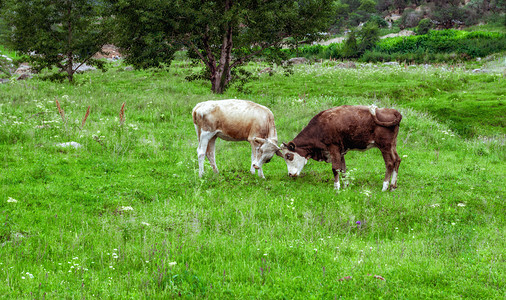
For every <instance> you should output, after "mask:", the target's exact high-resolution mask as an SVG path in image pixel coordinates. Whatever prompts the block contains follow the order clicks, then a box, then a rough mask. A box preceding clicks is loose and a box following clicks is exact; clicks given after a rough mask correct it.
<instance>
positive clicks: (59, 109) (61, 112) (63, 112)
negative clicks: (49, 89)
mask: <svg viewBox="0 0 506 300" xmlns="http://www.w3.org/2000/svg"><path fill="white" fill-rule="evenodd" d="M55 101H56V107H57V108H58V112H59V113H60V116H61V118H62V120H63V122H65V123H67V121H66V120H65V111H63V108H61V106H60V102H58V99H56V100H55Z"/></svg>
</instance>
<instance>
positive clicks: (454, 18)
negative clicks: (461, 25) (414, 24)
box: [430, 0, 464, 29]
mask: <svg viewBox="0 0 506 300" xmlns="http://www.w3.org/2000/svg"><path fill="white" fill-rule="evenodd" d="M433 2H434V5H435V7H434V9H433V10H432V13H431V16H430V17H431V19H432V20H433V21H435V22H436V23H437V24H438V25H439V26H440V27H442V28H444V29H448V28H452V27H453V26H454V25H455V24H456V22H461V20H462V19H463V17H464V9H463V8H462V7H460V0H450V1H443V0H434V1H433Z"/></svg>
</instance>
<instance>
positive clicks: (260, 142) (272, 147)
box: [253, 137, 281, 169]
mask: <svg viewBox="0 0 506 300" xmlns="http://www.w3.org/2000/svg"><path fill="white" fill-rule="evenodd" d="M253 141H254V147H255V149H256V151H255V152H254V153H255V157H254V158H253V167H254V168H255V169H260V168H261V167H262V165H263V164H266V163H268V162H270V161H271V159H272V157H273V156H274V154H277V155H279V156H281V153H280V152H279V150H280V148H279V147H278V145H276V143H277V141H276V140H271V139H269V138H267V139H263V138H258V137H257V138H255V139H254V140H253Z"/></svg>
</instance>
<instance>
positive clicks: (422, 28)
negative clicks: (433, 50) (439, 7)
mask: <svg viewBox="0 0 506 300" xmlns="http://www.w3.org/2000/svg"><path fill="white" fill-rule="evenodd" d="M431 28H432V22H431V20H430V19H422V20H420V22H419V23H418V26H417V27H416V29H415V32H416V34H417V35H422V34H427V33H429V30H430V29H431Z"/></svg>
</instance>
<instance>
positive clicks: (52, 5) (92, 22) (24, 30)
mask: <svg viewBox="0 0 506 300" xmlns="http://www.w3.org/2000/svg"><path fill="white" fill-rule="evenodd" d="M100 4H102V2H101V1H95V2H90V1H88V0H77V1H67V0H58V1H50V0H30V1H11V0H8V1H6V2H5V6H6V8H5V9H3V11H2V16H3V17H4V20H5V21H6V22H7V24H8V25H9V27H10V28H12V32H11V33H10V34H9V35H8V37H9V43H10V45H9V46H10V48H11V49H13V50H16V51H20V52H21V53H22V54H24V55H27V56H29V60H30V62H31V65H32V68H33V69H35V70H37V71H41V70H43V69H48V70H52V69H53V67H57V68H58V69H59V71H60V72H64V73H66V76H67V78H68V80H69V81H72V80H73V75H74V73H75V72H76V69H77V67H78V66H79V65H80V64H81V63H84V62H87V63H89V64H95V65H96V66H97V67H101V64H100V62H98V61H94V60H92V59H91V57H92V56H93V55H94V54H95V53H97V52H98V51H100V50H101V48H102V46H103V45H104V44H105V43H107V42H108V41H109V40H108V38H109V30H110V28H109V26H108V24H107V20H108V19H107V18H106V15H105V14H104V13H103V10H102V9H103V7H102V6H101V5H100Z"/></svg>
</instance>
